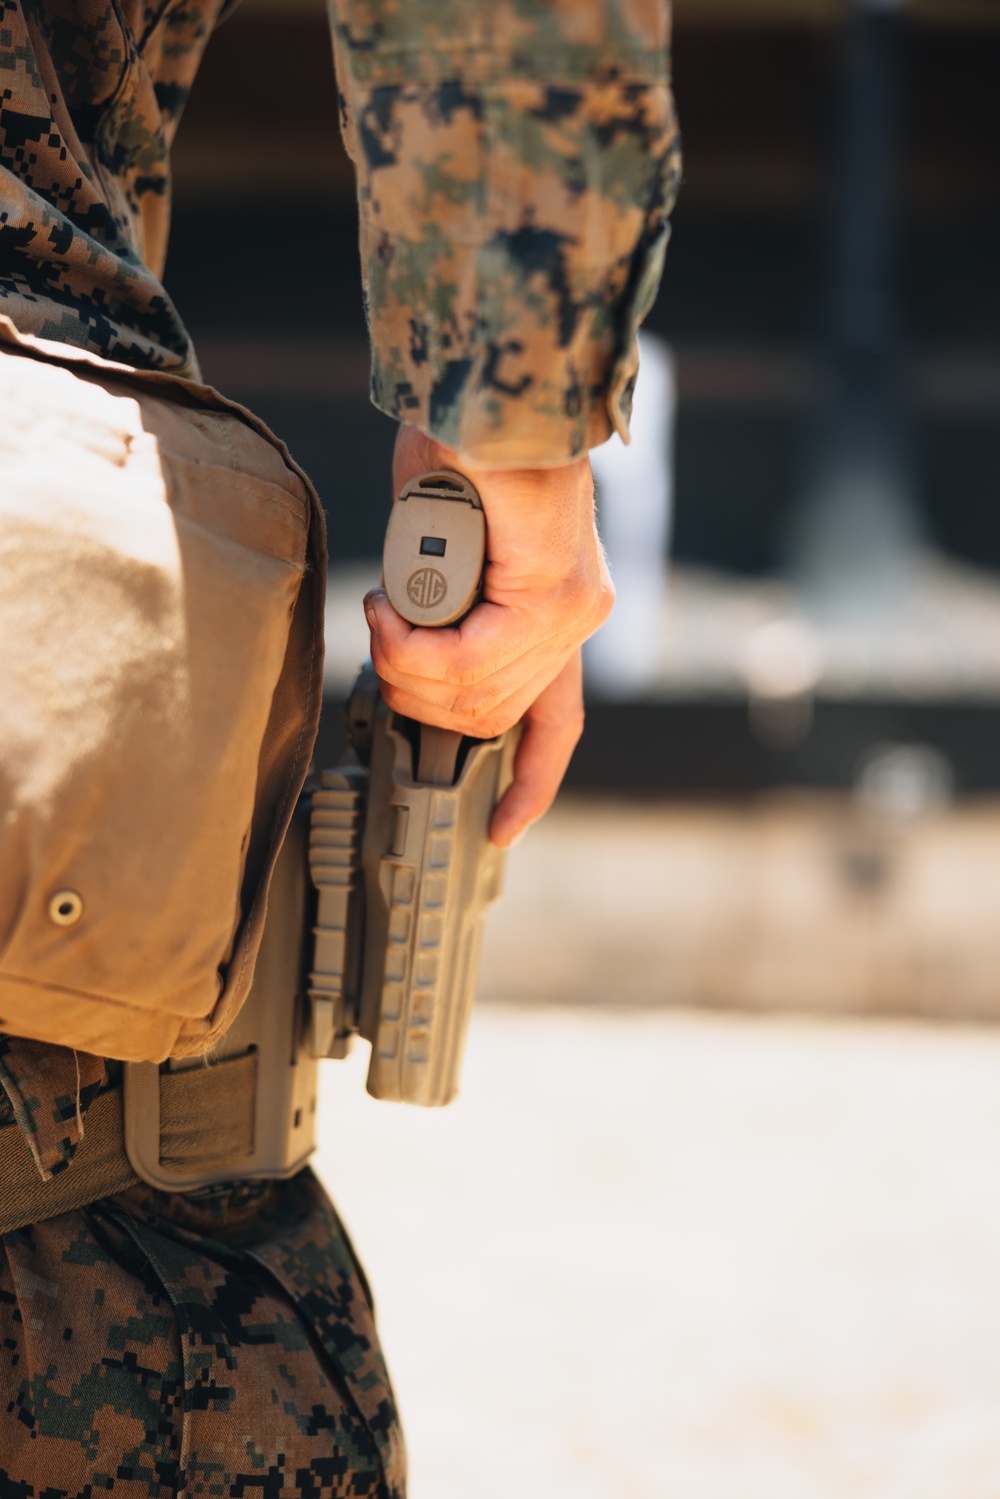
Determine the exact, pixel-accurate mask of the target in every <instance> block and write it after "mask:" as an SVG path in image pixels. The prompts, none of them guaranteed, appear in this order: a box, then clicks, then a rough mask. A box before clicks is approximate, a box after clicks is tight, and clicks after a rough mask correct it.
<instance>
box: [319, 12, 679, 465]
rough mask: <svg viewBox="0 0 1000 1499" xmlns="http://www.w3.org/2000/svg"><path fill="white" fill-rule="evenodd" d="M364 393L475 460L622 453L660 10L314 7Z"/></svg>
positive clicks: (666, 145) (654, 112)
mask: <svg viewBox="0 0 1000 1499" xmlns="http://www.w3.org/2000/svg"><path fill="white" fill-rule="evenodd" d="M330 6H331V11H332V15H333V19H334V41H335V52H336V57H337V76H338V79H339V82H340V88H341V94H342V101H343V127H344V133H345V139H346V141H347V145H348V150H349V151H350V153H351V156H352V158H353V160H354V163H355V168H356V171H357V177H358V189H359V197H360V203H361V263H362V269H363V273H364V278H365V286H366V295H367V305H368V315H369V322H370V328H371V336H372V348H373V374H372V387H373V396H374V400H375V402H376V404H377V405H379V406H381V407H382V409H383V410H385V411H387V412H388V413H389V414H390V415H391V416H395V417H398V418H400V419H401V420H403V421H408V422H413V423H415V424H416V425H418V426H420V427H423V428H424V429H425V430H427V431H430V432H432V433H433V434H434V435H435V436H436V437H438V438H439V439H440V440H442V441H444V442H447V443H449V444H450V445H451V446H453V447H455V448H458V449H460V450H461V451H462V452H464V453H468V454H470V455H473V456H474V457H475V458H476V459H477V460H478V461H480V462H487V463H489V462H494V463H498V464H511V465H525V464H530V463H553V462H561V461H566V460H568V459H569V458H572V457H576V456H578V455H580V454H581V453H583V452H584V451H586V449H587V448H589V447H594V446H596V445H597V444H598V443H600V442H603V441H604V439H605V438H606V437H607V436H608V435H609V433H610V432H611V431H612V430H617V431H619V432H620V433H621V434H622V435H623V436H624V437H626V438H627V427H628V418H629V415H630V412H631V397H632V389H633V385H634V382H635V375H636V371H637V368H638V356H637V353H636V349H635V331H636V329H637V327H638V324H639V323H640V322H641V320H642V318H643V317H644V316H645V315H646V313H647V312H648V311H649V308H650V305H651V303H652V299H653V296H654V295H655V292H656V288H657V286H658V284H659V280H660V272H661V269H662V265H663V256H664V252H665V249H666V242H667V215H668V213H669V211H670V209H671V207H672V204H673V200H674V196H675V192H676V186H677V180H678V173H679V157H678V144H677V129H676V124H675V119H674V110H673V102H672V98H671V93H670V86H669V71H668V65H669V22H670V17H669V5H668V3H667V0H548V3H546V4H544V5H540V4H538V0H495V3H491V4H489V5H484V4H482V3H478V0H330Z"/></svg>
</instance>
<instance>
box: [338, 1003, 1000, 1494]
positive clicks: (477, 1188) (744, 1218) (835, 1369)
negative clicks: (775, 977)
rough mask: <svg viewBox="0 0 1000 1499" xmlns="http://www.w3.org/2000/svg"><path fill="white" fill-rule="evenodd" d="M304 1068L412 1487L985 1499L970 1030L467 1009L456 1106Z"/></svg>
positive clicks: (990, 1409)
mask: <svg viewBox="0 0 1000 1499" xmlns="http://www.w3.org/2000/svg"><path fill="white" fill-rule="evenodd" d="M363 1051H364V1048H360V1049H359V1053H358V1055H356V1056H354V1057H352V1058H351V1059H350V1060H349V1061H348V1062H347V1063H328V1064H325V1067H324V1092H323V1098H322V1115H321V1119H322V1140H323V1150H322V1155H321V1161H320V1169H321V1172H322V1174H323V1176H324V1179H325V1180H326V1182H327V1184H328V1186H329V1187H330V1189H331V1191H332V1192H333V1194H334V1197H335V1199H336V1201H337V1203H338V1205H339V1207H340V1208H341V1210H342V1212H343V1214H344V1217H345V1219H346V1221H347V1223H348V1225H349V1227H350V1229H351V1231H352V1233H353V1235H354V1237H355V1240H356V1243H357V1245H358V1248H359V1250H360V1252H361V1254H362V1257H363V1259H364V1262H365V1264H366V1267H367V1269H368V1271H369V1273H370V1276H371V1279H372V1281H373V1284H374V1288H375V1292H376V1299H377V1303H378V1307H379V1313H380V1325H381V1330H382V1335H383V1339H384V1343H385V1346H386V1349H387V1351H388V1355H389V1359H390V1362H391V1366H392V1370H393V1373H394V1376H395V1380H396V1384H397V1388H398V1393H399V1398H400V1403H401V1406H402V1410H403V1414H404V1418H405V1422H406V1427H407V1433H408V1439H409V1446H410V1451H411V1461H412V1491H411V1492H412V1499H543V1496H544V1499H562V1496H566V1499H570V1496H572V1499H621V1496H628V1499H647V1496H656V1499H828V1496H829V1499H848V1496H849V1499H869V1496H870V1499H875V1496H877V1499H996V1496H997V1495H998V1494H1000V1032H994V1031H991V1030H989V1029H988V1028H972V1027H970V1028H957V1027H938V1026H934V1025H932V1024H926V1025H925V1024H919V1023H908V1022H905V1021H900V1022H873V1021H853V1020H839V1021H838V1020H795V1019H788V1018H781V1019H775V1018H771V1019H768V1018H753V1017H727V1016H706V1015H703V1014H699V1013H696V1012H692V1011H676V1010H667V1009H646V1010H633V1011H621V1012H615V1011H612V1010H609V1009H603V1010H602V1009H599V1008H591V1009H574V1008H572V1007H560V1008H544V1007H543V1008H527V1007H517V1006H507V1005H503V1004H490V1005H484V1006H481V1007H480V1008H479V1010H478V1012H477V1014H476V1016H475V1019H474V1023H473V1028H472V1033H471V1038H470V1044H469V1053H468V1058H467V1065H466V1070H465V1076H464V1086H463V1093H462V1097H461V1099H460V1100H459V1102H458V1103H457V1104H456V1105H454V1106H453V1107H452V1108H450V1109H447V1110H444V1111H441V1112H436V1113H425V1112H423V1111H420V1110H416V1109H407V1108H404V1107H397V1106H390V1105H386V1104H381V1103H376V1102H374V1101H373V1100H371V1099H369V1098H367V1097H366V1096H365V1094H364V1088H363V1083H364V1066H365V1059H364V1055H363Z"/></svg>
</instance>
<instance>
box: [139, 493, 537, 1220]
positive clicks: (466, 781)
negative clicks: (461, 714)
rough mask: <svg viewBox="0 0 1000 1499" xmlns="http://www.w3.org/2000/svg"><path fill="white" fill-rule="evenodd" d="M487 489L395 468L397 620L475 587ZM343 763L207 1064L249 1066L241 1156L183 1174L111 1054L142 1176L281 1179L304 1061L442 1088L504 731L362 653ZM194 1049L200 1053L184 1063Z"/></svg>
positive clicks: (310, 1096)
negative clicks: (359, 1057)
mask: <svg viewBox="0 0 1000 1499" xmlns="http://www.w3.org/2000/svg"><path fill="white" fill-rule="evenodd" d="M485 546H486V525H485V517H484V515H483V509H482V503H481V501H480V498H479V496H478V494H477V493H476V491H475V489H474V488H473V487H472V485H471V484H470V483H469V482H468V480H467V479H465V478H463V477H462V476H461V475H459V474H456V473H451V472H448V471H442V470H436V471H433V472H430V473H426V474H421V475H419V476H418V477H417V478H415V479H413V480H411V481H410V483H408V484H407V485H406V486H405V488H404V489H403V490H402V492H401V493H400V495H399V497H398V498H397V500H396V501H395V503H394V505H393V509H392V513H391V515H390V519H389V525H388V529H387V532H386V540H385V551H384V556H383V577H384V583H385V589H386V593H387V595H388V598H389V601H390V603H391V604H392V605H393V607H394V608H395V609H396V610H397V612H398V613H399V614H401V615H402V616H403V617H404V619H407V620H408V621H409V622H410V623H411V624H414V625H424V626H428V625H429V626H444V625H450V624H454V623H455V622H456V621H458V620H460V619H461V618H462V616H463V615H464V614H466V613H467V612H468V611H469V609H471V608H472V606H473V605H474V604H475V602H476V600H477V599H478V597H479V595H480V591H481V588H482V579H483V566H484V559H485ZM347 729H348V740H349V745H350V749H349V751H348V755H347V757H346V763H344V764H342V765H341V766H339V767H338V768H337V769H336V770H327V771H323V772H322V773H321V774H320V775H319V777H318V779H317V780H316V781H315V782H314V784H313V785H312V787H311V788H307V790H306V792H305V793H304V794H303V796H302V798H301V799H300V802H299V805H298V807H297V809H296V813H295V816H294V818H293V820H292V825H291V827H290V828H289V831H288V834H287V836H286V839H285V843H284V845H283V847H282V849H281V852H280V854H279V856H278V861H277V864H276V866H275V870H274V875H273V878H272V884H271V891H270V896H269V900H268V911H267V920H266V922H265V926H264V935H263V939H262V942H261V948H260V953H259V956H258V960H257V967H256V970H255V975H254V981H253V984H252V986H251V990H250V993H249V995H248V997H247V1000H246V1003H245V1004H244V1006H243V1009H242V1010H241V1011H240V1014H239V1015H238V1016H237V1018H236V1020H235V1021H234V1023H233V1025H232V1026H231V1027H230V1029H229V1030H228V1031H227V1032H226V1035H225V1037H224V1038H223V1040H222V1043H221V1045H220V1047H219V1050H218V1051H217V1052H216V1053H215V1054H214V1055H213V1058H212V1059H211V1060H212V1065H213V1066H218V1067H219V1068H220V1073H219V1081H220V1083H222V1084H224V1083H225V1076H224V1073H225V1072H226V1071H230V1070H231V1071H233V1072H235V1067H232V1068H230V1066H229V1064H236V1065H237V1066H239V1067H241V1068H243V1069H244V1071H246V1070H247V1069H248V1067H250V1066H251V1064H252V1069H253V1072H254V1077H255V1083H254V1089H253V1096H252V1100H251V1102H250V1103H249V1104H248V1107H249V1108H250V1109H251V1111H252V1120H251V1121H250V1125H251V1128H250V1129H249V1130H248V1131H247V1132H246V1137H247V1138H249V1139H252V1142H253V1143H252V1147H251V1149H250V1151H249V1154H248V1153H247V1152H246V1150H245V1148H244V1149H243V1154H242V1155H241V1157H240V1159H239V1160H238V1161H237V1160H233V1159H229V1160H226V1161H224V1162H215V1161H212V1162H210V1163H209V1162H206V1163H205V1167H204V1169H200V1170H193V1169H191V1168H189V1167H188V1168H185V1169H184V1170H179V1169H177V1168H176V1167H175V1166H172V1164H171V1161H170V1159H169V1156H168V1154H167V1153H166V1152H165V1150H164V1148H163V1143H162V1139H161V1129H160V1098H161V1086H160V1083H161V1076H162V1073H163V1072H164V1071H173V1070H184V1069H185V1068H190V1067H191V1065H192V1064H191V1063H190V1062H168V1063H164V1064H163V1065H162V1066H161V1067H159V1068H158V1067H156V1066H155V1065H152V1064H150V1065H147V1064H138V1063H129V1064H127V1065H126V1067H125V1136H126V1148H127V1151H128V1155H129V1158H130V1160H131V1162H132V1165H133V1166H134V1167H135V1169H136V1171H137V1172H138V1173H139V1175H140V1176H142V1177H143V1178H144V1179H145V1180H146V1181H149V1182H151V1183H153V1184H154V1185H155V1186H158V1187H161V1188H165V1189H167V1190H173V1191H181V1190H190V1189H191V1188H194V1187H201V1186H208V1185H210V1184H212V1183H213V1182H217V1181H224V1180H227V1179H230V1178H232V1177H234V1176H245V1177H254V1176H257V1177H262V1176H271V1177H282V1176H290V1175H292V1174H293V1173H294V1172H295V1171H297V1170H299V1169H300V1167H301V1166H302V1165H303V1164H304V1162H305V1161H306V1159H307V1158H308V1156H309V1154H310V1153H311V1151H312V1149H313V1148H314V1144H315V1103H316V1084H317V1074H316V1069H317V1064H318V1062H319V1060H320V1059H322V1058H326V1057H334V1058H336V1057H344V1056H346V1055H347V1052H348V1050H349V1049H350V1046H351V1043H352V1041H353V1038H354V1036H355V1035H360V1036H362V1037H363V1038H364V1039H365V1040H366V1041H368V1042H370V1043H371V1061H370V1065H369V1070H368V1091H369V1093H371V1094H373V1095H374V1096H375V1097H376V1098H382V1099H390V1100H396V1101H401V1102H406V1103H417V1104H425V1105H440V1104H446V1103H449V1102H450V1101H451V1100H452V1099H453V1098H454V1097H455V1094H456V1092H457V1090H458V1078H459V1072H460V1068H461V1062H462V1052H463V1047H464V1042H465V1033H466V1029H467V1026H468V1021H469V1014H470V1010H471V1006H472V999H473V994H474V990H475V984H476V977H477V970H478V960H479V947H480V939H481V934H482V926H483V918H484V916H485V912H486V907H487V906H488V905H489V904H490V902H491V901H493V900H495V899H496V898H497V896H498V895H499V893H500V883H501V877H502V872H503V854H502V852H501V850H500V849H498V848H496V847H495V846H494V845H493V844H492V843H490V841H489V824H490V819H491V817H492V814H493V810H494V808H495V806H496V804H497V802H498V801H499V799H500V797H501V796H502V794H503V792H504V791H505V789H506V787H507V786H508V785H509V784H510V781H511V779H512V775H513V760H514V752H515V748H516V741H517V734H518V730H517V729H512V730H510V731H509V732H508V733H507V734H504V735H501V736H500V737H499V738H496V739H487V740H476V739H470V738H464V737H463V736H462V735H461V734H458V733H453V732H450V731H448V730H443V729H438V728H433V727H430V726H428V725H426V724H420V723H417V722H416V721H415V720H413V719H408V718H405V717H403V716H402V715H401V714H398V713H395V712H393V711H392V710H391V709H390V708H389V707H388V705H387V704H386V703H385V701H384V700H383V698H382V696H381V693H380V691H379V683H378V678H377V677H376V675H375V672H374V670H373V668H372V666H371V663H370V662H369V663H368V664H367V665H366V666H365V667H364V668H363V669H362V671H361V674H360V676H359V677H358V679H357V682H356V683H355V686H354V689H353V691H352V693H351V696H350V699H349V701H348V705H347ZM198 1065H203V1064H198Z"/></svg>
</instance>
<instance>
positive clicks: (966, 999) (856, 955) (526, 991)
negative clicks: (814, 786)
mask: <svg viewBox="0 0 1000 1499" xmlns="http://www.w3.org/2000/svg"><path fill="white" fill-rule="evenodd" d="M923 755H924V751H922V750H921V748H920V747H919V746H915V747H909V748H907V747H905V746H904V747H899V748H897V749H895V750H894V749H891V748H889V749H886V750H885V752H884V754H883V755H882V756H881V758H878V759H876V760H875V761H873V762H872V764H873V768H874V770H875V771H876V772H878V774H877V775H876V776H873V777H872V778H870V780H866V779H865V778H864V777H863V778H862V781H861V782H860V783H859V787H858V790H857V791H856V793H854V794H847V793H824V794H820V793H815V792H802V791H794V792H791V791H790V792H776V793H772V794H769V795H761V796H758V797H748V798H739V799H737V798H733V799H731V800H729V801H725V800H716V801H714V802H700V803H699V802H684V801H668V800H653V799H647V800H641V799H639V800H632V801H629V800H627V799H625V798H622V797H619V798H614V797H582V796H577V797H570V796H566V797H562V798H560V800H559V801H558V802H557V804H556V806H555V808H554V809H553V811H552V812H550V813H549V815H548V816H547V817H546V818H545V819H544V820H543V821H542V822H541V823H540V824H538V825H537V826H536V827H535V828H533V829H532V830H531V832H530V834H529V835H528V837H527V838H526V839H525V841H524V842H523V843H522V844H520V845H519V846H518V847H517V848H515V849H514V850H513V852H512V854H511V856H510V859H509V861H508V868H507V878H506V889H505V892H504V896H503V899H502V900H501V901H500V903H499V904H498V906H497V907H496V908H495V909H494V910H493V911H492V912H491V914H490V918H489V922H488V925H487V932H486V942H485V951H484V960H483V967H482V976H481V985H480V992H481V993H482V994H483V995H485V996H487V997H492V998H501V999H503V998H508V997H510V996H512V995H516V996H518V997H519V998H521V999H530V1000H534V1001H541V1002H549V1001H557V1002H563V1003H572V1004H579V1003H581V1002H582V1003H590V1004H594V1003H596V1004H609V1003H610V1004H622V1003H625V1004H642V1005H660V1004H700V1005H711V1006H713V1007H719V1008H736V1009H741V1008H742V1009H751V1010H786V1011H787V1010H790V1011H804V1010H806V1011H814V1012H818V1013H821V1014H850V1013H855V1014H859V1013H860V1014H881V1015H886V1014H888V1015H924V1016H931V1015H933V1016H942V1017H948V1018H951V1019H963V1018H964V1019H995V1018H997V1017H998V1016H1000V984H998V980H997V974H998V972H1000V926H998V922H997V912H998V911H1000V801H998V799H997V798H996V797H985V796H984V797H978V798H967V799H962V800H958V801H956V802H954V803H952V804H951V805H949V804H948V802H947V799H946V795H945V797H944V799H943V800H942V801H940V802H939V803H938V804H937V805H936V806H935V805H934V804H933V801H932V800H930V799H929V798H928V799H925V800H924V802H923V805H921V798H922V797H924V795H925V792H926V791H927V789H928V788H927V786H926V785H923V786H922V784H921V776H922V775H923V774H924V769H925V766H924V760H923V758H922V756H923ZM935 765H936V761H935V760H934V759H933V758H931V759H930V762H929V769H930V770H931V771H933V770H934V768H935ZM886 768H888V770H889V771H890V772H891V774H883V772H884V771H885V770H886ZM880 777H881V779H880ZM938 789H941V788H938ZM911 794H912V800H908V798H910V796H911Z"/></svg>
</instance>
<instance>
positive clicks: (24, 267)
mask: <svg viewBox="0 0 1000 1499" xmlns="http://www.w3.org/2000/svg"><path fill="white" fill-rule="evenodd" d="M225 9H226V4H225V0H200V3H199V0H168V3H166V4H164V3H162V0H156V3H153V0H148V3H144V0H0V312H5V313H6V314H7V315H8V316H9V317H10V318H11V319H12V321H13V322H14V323H15V325H16V326H17V327H18V328H20V330H21V331H22V332H23V333H34V334H37V335H38V336H40V337H42V338H51V339H54V340H56V341H57V342H59V343H69V344H75V345H77V346H79V347H83V348H88V349H92V350H93V351H94V352H95V353H98V354H103V355H105V356H107V357H109V358H112V359H117V360H120V361H121V362H122V363H125V364H133V365H136V366H137V367H139V368H148V369H171V370H176V371H177V372H178V373H180V374H192V373H194V372H195V368H194V363H193V355H192V350H191V344H190V340H189V338H188V335H187V333H186V331H185V329H184V326H183V324H182V322H181V320H180V318H179V316H178V314H177V311H176V309H175V308H174V307H173V305H172V303H171V302H170V299H169V297H168V296H167V294H166V292H165V291H164V289H163V287H162V286H161V284H160V280H159V278H160V276H161V275H162V273H163V264H164V259H165V256H166V249H167V230H168V225H169V214H170V167H169V159H168V152H169V148H170V142H171V140H172V139H173V135H174V132H175V130H176V128H177V122H178V120H179V118H180V114H181V110H182V109H183V106H184V102H185V100H186V98H187V95H188V91H189V90H190V87H191V84H192V82H193V81H194V76H195V73H196V72H197V68H198V63H199V62H200V60H201V54H202V52H203V51H204V48H205V44H206V43H207V41H208V38H209V36H210V35H211V31H212V28H213V26H214V25H215V22H216V21H217V19H218V18H219V16H220V15H221V14H222V13H223V11H224V10H225Z"/></svg>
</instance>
